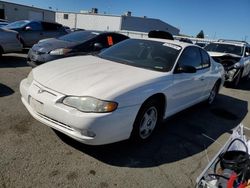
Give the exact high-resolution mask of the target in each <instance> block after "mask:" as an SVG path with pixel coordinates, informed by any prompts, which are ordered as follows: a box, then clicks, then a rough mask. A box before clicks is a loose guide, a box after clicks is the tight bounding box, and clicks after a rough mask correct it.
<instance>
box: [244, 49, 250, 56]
mask: <svg viewBox="0 0 250 188" xmlns="http://www.w3.org/2000/svg"><path fill="white" fill-rule="evenodd" d="M245 51H246V52H245V56H249V54H250V47H246V50H245ZM247 53H248V54H247Z"/></svg>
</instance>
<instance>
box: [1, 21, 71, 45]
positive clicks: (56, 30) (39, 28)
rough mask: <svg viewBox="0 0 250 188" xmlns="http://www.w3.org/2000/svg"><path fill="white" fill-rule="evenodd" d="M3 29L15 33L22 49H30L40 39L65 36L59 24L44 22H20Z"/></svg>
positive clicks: (64, 31) (65, 32)
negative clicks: (17, 34)
mask: <svg viewBox="0 0 250 188" xmlns="http://www.w3.org/2000/svg"><path fill="white" fill-rule="evenodd" d="M4 28H7V29H11V30H15V31H17V32H18V33H19V35H20V37H21V42H22V44H23V46H24V47H31V46H33V45H34V44H36V43H37V42H38V41H39V40H41V39H45V38H54V37H59V36H62V35H65V34H67V31H66V30H65V29H64V27H63V26H62V25H61V24H58V23H50V22H44V21H29V20H21V21H16V22H13V23H10V24H8V25H7V26H5V27H4Z"/></svg>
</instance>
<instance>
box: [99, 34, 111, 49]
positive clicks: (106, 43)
mask: <svg viewBox="0 0 250 188" xmlns="http://www.w3.org/2000/svg"><path fill="white" fill-rule="evenodd" d="M96 42H97V43H101V45H102V46H103V48H108V47H110V46H112V45H113V44H114V41H113V37H112V36H111V35H107V34H100V35H99V36H98V38H97V39H96Z"/></svg>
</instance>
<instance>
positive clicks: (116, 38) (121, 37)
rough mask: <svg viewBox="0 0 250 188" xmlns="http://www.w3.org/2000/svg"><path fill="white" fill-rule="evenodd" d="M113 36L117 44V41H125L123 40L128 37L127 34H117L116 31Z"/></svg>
mask: <svg viewBox="0 0 250 188" xmlns="http://www.w3.org/2000/svg"><path fill="white" fill-rule="evenodd" d="M112 36H113V41H114V44H116V43H118V42H121V41H123V40H125V39H128V37H127V36H124V35H119V34H116V33H115V34H113V35H112Z"/></svg>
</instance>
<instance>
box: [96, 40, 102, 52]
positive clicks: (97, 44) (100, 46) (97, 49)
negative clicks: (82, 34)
mask: <svg viewBox="0 0 250 188" xmlns="http://www.w3.org/2000/svg"><path fill="white" fill-rule="evenodd" d="M103 48H104V46H103V45H102V44H101V43H99V42H97V43H94V50H96V51H100V50H101V49H103Z"/></svg>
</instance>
